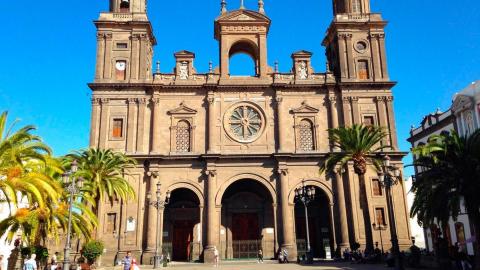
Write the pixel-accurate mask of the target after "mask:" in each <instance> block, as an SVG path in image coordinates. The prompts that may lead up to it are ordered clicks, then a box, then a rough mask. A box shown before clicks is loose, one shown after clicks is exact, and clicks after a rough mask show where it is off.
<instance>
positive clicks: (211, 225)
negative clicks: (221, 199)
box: [204, 169, 218, 263]
mask: <svg viewBox="0 0 480 270" xmlns="http://www.w3.org/2000/svg"><path fill="white" fill-rule="evenodd" d="M205 174H206V175H207V183H206V186H207V243H206V247H205V250H204V262H206V263H213V262H214V261H215V257H214V250H215V248H217V249H218V247H217V246H216V245H217V236H218V226H216V225H217V224H216V223H217V222H216V217H217V213H216V211H217V209H216V207H215V192H216V186H217V185H216V177H217V171H216V170H215V169H207V170H206V171H205Z"/></svg>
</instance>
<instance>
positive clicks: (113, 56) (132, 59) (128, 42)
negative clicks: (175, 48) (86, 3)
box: [95, 0, 156, 83]
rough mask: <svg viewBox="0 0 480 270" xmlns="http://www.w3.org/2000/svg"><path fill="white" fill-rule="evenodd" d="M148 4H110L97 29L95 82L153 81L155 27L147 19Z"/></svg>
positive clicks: (137, 0)
mask: <svg viewBox="0 0 480 270" xmlns="http://www.w3.org/2000/svg"><path fill="white" fill-rule="evenodd" d="M146 1H147V0H110V9H109V11H108V12H102V13H101V14H100V17H99V19H98V20H97V21H95V26H96V27H97V64H96V74H95V82H104V83H106V82H115V83H122V82H125V83H127V82H142V81H148V80H151V79H152V75H151V69H152V68H151V67H152V57H153V46H154V45H156V40H155V37H154V36H153V31H152V25H151V24H150V21H149V20H148V17H147V9H146V5H147V4H146Z"/></svg>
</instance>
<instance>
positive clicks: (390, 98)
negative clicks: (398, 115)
mask: <svg viewBox="0 0 480 270" xmlns="http://www.w3.org/2000/svg"><path fill="white" fill-rule="evenodd" d="M386 100H387V112H388V123H390V140H391V144H390V145H391V146H392V148H393V150H398V138H397V127H396V125H395V112H394V110H393V96H388V97H387V98H386Z"/></svg>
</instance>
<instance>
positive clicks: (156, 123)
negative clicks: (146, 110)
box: [151, 98, 161, 154]
mask: <svg viewBox="0 0 480 270" xmlns="http://www.w3.org/2000/svg"><path fill="white" fill-rule="evenodd" d="M152 105H153V113H152V120H153V121H152V123H153V127H152V128H151V129H152V149H151V150H152V153H155V154H158V153H160V140H161V138H160V126H161V123H160V99H159V98H152Z"/></svg>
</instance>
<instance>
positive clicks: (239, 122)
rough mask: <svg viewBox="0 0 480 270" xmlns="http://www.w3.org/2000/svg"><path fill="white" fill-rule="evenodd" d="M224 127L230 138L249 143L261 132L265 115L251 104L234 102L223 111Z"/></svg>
mask: <svg viewBox="0 0 480 270" xmlns="http://www.w3.org/2000/svg"><path fill="white" fill-rule="evenodd" d="M224 127H225V130H226V132H227V134H228V135H229V136H230V137H231V138H232V139H234V140H236V141H238V142H242V143H250V142H253V141H255V140H256V139H258V137H260V135H261V134H262V131H263V129H264V127H265V117H264V116H263V114H262V112H261V111H260V109H259V108H257V107H256V106H254V105H252V104H249V103H241V104H236V105H234V106H232V107H231V108H230V109H229V110H228V111H227V112H226V113H225V117H224Z"/></svg>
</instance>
